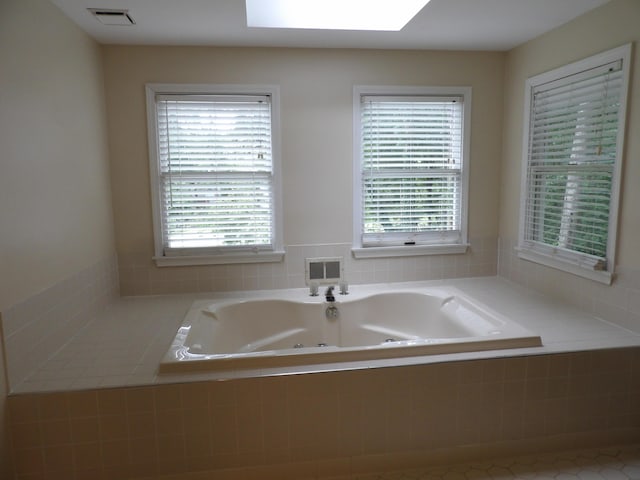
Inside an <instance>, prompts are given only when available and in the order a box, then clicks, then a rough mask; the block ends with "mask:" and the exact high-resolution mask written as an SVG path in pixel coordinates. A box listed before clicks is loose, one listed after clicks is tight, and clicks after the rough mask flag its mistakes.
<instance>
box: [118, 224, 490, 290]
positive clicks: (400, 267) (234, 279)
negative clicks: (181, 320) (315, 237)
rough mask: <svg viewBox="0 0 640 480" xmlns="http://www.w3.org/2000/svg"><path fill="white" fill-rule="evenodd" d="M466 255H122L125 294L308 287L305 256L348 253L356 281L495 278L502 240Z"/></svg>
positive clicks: (336, 250)
mask: <svg viewBox="0 0 640 480" xmlns="http://www.w3.org/2000/svg"><path fill="white" fill-rule="evenodd" d="M469 243H470V244H471V247H470V248H469V249H468V251H467V253H465V254H460V255H431V256H413V257H397V258H363V259H355V258H353V256H352V254H351V247H352V245H351V243H330V244H302V245H286V247H285V252H286V253H285V258H284V261H282V262H280V263H269V264H227V265H201V266H190V267H162V268H160V267H157V266H156V265H155V264H154V262H153V261H152V257H153V252H151V251H148V252H145V251H140V252H125V253H119V254H118V268H119V277H120V291H121V294H122V296H139V295H164V294H175V293H197V292H211V291H218V292H224V291H234V290H272V289H281V288H303V287H305V282H304V259H305V258H309V257H342V258H343V259H344V270H345V275H346V280H347V282H349V283H350V284H362V283H366V284H369V283H391V282H410V281H422V280H441V279H444V278H461V277H484V276H495V275H496V272H497V254H498V238H497V237H496V236H475V237H474V236H471V237H470V239H469Z"/></svg>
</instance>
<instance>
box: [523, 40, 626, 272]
mask: <svg viewBox="0 0 640 480" xmlns="http://www.w3.org/2000/svg"><path fill="white" fill-rule="evenodd" d="M629 59H630V45H626V46H623V47H620V48H617V49H614V50H610V51H608V52H605V53H602V54H600V55H596V56H593V57H589V58H587V59H585V60H582V61H579V62H576V63H573V64H571V65H567V66H564V67H561V68H558V69H555V70H553V71H550V72H547V73H544V74H541V75H537V76H535V77H532V78H530V79H528V80H527V83H526V94H525V121H524V141H523V148H524V152H523V169H522V190H521V191H522V197H521V213H520V234H519V244H518V248H517V252H518V255H519V256H520V257H521V258H523V259H526V260H531V261H534V262H538V263H542V264H544V265H547V266H550V267H553V268H558V269H561V270H564V271H568V272H571V273H574V274H576V275H580V276H583V277H586V278H590V279H592V280H596V281H599V282H602V283H607V284H609V283H611V279H612V274H613V269H614V264H615V244H616V232H617V219H618V213H617V212H618V203H619V188H620V172H621V167H622V152H623V141H624V130H625V112H626V98H627V88H628V82H629V67H628V64H629Z"/></svg>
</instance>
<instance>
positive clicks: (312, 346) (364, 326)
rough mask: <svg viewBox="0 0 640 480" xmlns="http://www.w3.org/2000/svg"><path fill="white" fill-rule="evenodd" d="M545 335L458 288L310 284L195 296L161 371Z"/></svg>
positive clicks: (466, 347)
mask: <svg viewBox="0 0 640 480" xmlns="http://www.w3.org/2000/svg"><path fill="white" fill-rule="evenodd" d="M541 345H542V341H541V338H540V336H539V335H537V334H535V333H533V332H530V331H529V330H527V329H525V328H524V327H522V326H520V325H518V324H517V323H515V322H514V321H512V320H510V319H508V318H505V317H504V316H502V315H499V314H498V313H496V312H495V311H493V310H492V309H491V308H490V307H488V306H486V305H484V304H482V303H480V302H478V301H477V300H475V299H473V298H471V297H469V296H467V295H465V294H464V293H462V292H461V291H459V290H457V289H456V288H454V287H446V286H442V287H423V288H410V289H402V290H396V291H388V292H380V291H378V290H377V289H371V288H367V287H366V286H357V287H356V288H354V289H353V291H352V292H351V293H350V294H348V295H336V301H334V302H331V301H327V300H326V298H325V297H324V296H322V295H320V296H317V297H311V296H309V295H308V293H306V292H304V291H303V290H300V289H296V290H283V291H275V292H273V293H272V294H270V296H269V297H266V298H265V297H264V295H263V294H259V295H258V294H257V295H256V296H255V297H254V298H252V296H251V295H250V294H249V295H247V294H243V295H242V296H241V297H238V298H223V299H207V300H197V301H195V302H194V303H193V304H192V306H191V308H190V309H189V311H188V312H187V314H186V316H185V318H184V321H183V323H182V325H181V326H180V327H179V329H178V332H177V334H176V336H175V338H174V340H173V342H172V344H171V346H170V348H169V350H168V351H167V353H166V354H165V356H164V358H163V360H162V363H161V365H160V373H176V372H180V371H186V372H193V371H206V370H221V369H240V368H267V367H285V366H293V365H306V364H317V363H336V362H347V361H360V360H371V359H384V358H398V357H411V356H421V355H433V354H444V353H459V352H472V351H481V350H495V349H511V348H525V347H537V346H541Z"/></svg>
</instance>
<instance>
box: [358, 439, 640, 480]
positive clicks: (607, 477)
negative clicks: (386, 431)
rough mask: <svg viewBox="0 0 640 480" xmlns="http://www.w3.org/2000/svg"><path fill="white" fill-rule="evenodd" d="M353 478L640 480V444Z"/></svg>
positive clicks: (402, 479)
mask: <svg viewBox="0 0 640 480" xmlns="http://www.w3.org/2000/svg"><path fill="white" fill-rule="evenodd" d="M351 478H352V480H628V479H629V480H640V444H637V445H628V446H621V447H612V448H606V449H594V450H580V451H572V452H561V453H556V454H545V455H536V456H527V457H513V458H508V459H499V460H492V461H487V462H475V463H467V464H463V465H453V466H442V467H434V468H430V469H425V470H413V471H406V472H395V473H384V474H377V475H360V476H353V477H351Z"/></svg>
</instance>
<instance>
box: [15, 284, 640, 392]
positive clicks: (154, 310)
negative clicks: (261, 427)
mask: <svg viewBox="0 0 640 480" xmlns="http://www.w3.org/2000/svg"><path fill="white" fill-rule="evenodd" d="M445 284H446V285H451V286H454V287H456V288H458V289H460V290H461V291H462V292H463V293H465V294H467V295H469V296H471V297H473V298H476V299H478V300H479V301H480V302H482V303H485V304H487V305H490V306H491V308H492V309H494V310H496V311H497V312H498V313H499V314H501V315H504V316H506V317H509V318H513V319H514V320H515V321H516V322H517V323H518V324H520V325H522V326H523V327H525V328H527V329H529V330H530V331H532V332H535V333H536V334H539V335H540V336H541V337H542V340H543V346H541V347H531V348H520V349H507V350H489V351H475V352H464V353H445V354H435V355H423V356H411V357H406V358H387V359H377V360H370V359H367V360H355V361H348V362H342V363H315V364H310V365H300V366H287V367H278V366H273V367H264V368H263V367H256V368H243V369H234V368H230V369H225V370H219V371H215V372H194V373H180V374H162V375H160V374H159V372H158V366H159V364H160V361H161V359H162V357H163V355H164V354H165V352H166V351H167V349H168V347H169V345H170V344H171V341H172V339H173V338H174V336H175V332H176V330H177V328H178V326H179V325H180V324H181V323H182V320H183V318H184V316H185V313H186V312H187V311H188V309H189V307H190V306H191V304H192V303H193V302H194V301H196V300H199V299H205V298H211V297H212V295H211V294H184V295H163V296H155V297H125V298H121V299H119V300H118V301H116V302H114V303H113V304H112V305H110V307H109V308H108V309H106V310H105V311H104V312H103V313H102V314H100V315H99V316H97V317H96V318H95V319H93V320H92V321H91V322H90V324H89V325H87V326H86V327H85V328H84V329H82V330H81V331H79V332H78V334H77V335H76V336H75V337H73V338H72V339H70V341H69V342H68V343H67V344H66V345H65V346H64V347H63V348H62V349H60V350H59V351H58V352H57V353H56V354H55V355H54V356H53V357H52V358H51V359H50V360H49V361H48V362H47V363H46V364H45V365H44V366H42V367H41V368H40V369H39V370H37V371H36V372H34V373H33V374H31V375H30V376H29V377H28V378H27V379H26V380H25V381H23V382H22V383H21V384H19V385H15V386H12V391H11V393H27V392H46V391H60V390H80V389H87V388H102V387H114V386H129V385H154V384H164V383H175V382H188V381H199V380H215V379H230V378H251V377H261V376H272V375H283V374H296V373H308V372H322V371H329V370H353V369H368V368H378V367H391V366H396V365H398V366H403V365H417V364H426V363H442V362H449V361H456V360H471V359H482V358H504V357H517V356H527V355H541V354H546V353H549V354H552V353H561V352H576V351H585V350H600V349H606V348H619V347H633V346H640V334H638V333H634V332H631V331H629V330H627V329H625V328H622V327H620V326H617V325H615V324H613V323H610V322H607V321H604V320H601V319H598V318H596V317H594V316H593V315H590V314H588V313H586V312H584V311H582V310H580V309H578V308H575V307H572V306H569V305H567V304H564V303H561V302H558V301H554V300H553V299H550V298H548V297H545V296H543V295H541V294H539V293H535V292H532V291H530V290H527V289H525V288H523V287H520V286H518V285H516V284H513V283H511V282H509V281H507V280H504V279H502V278H499V277H479V278H468V279H448V280H442V281H426V282H411V283H398V284H389V285H373V286H371V287H372V288H373V289H376V288H377V289H379V291H389V290H393V289H403V288H407V287H411V288H413V287H437V286H440V285H445ZM354 288H355V287H354ZM301 291H302V289H301ZM271 294H272V292H268V291H265V292H259V293H258V296H261V295H262V296H263V298H267V297H268V296H269V295H271ZM243 295H245V294H243V293H242V292H234V293H220V294H215V295H214V297H215V298H220V299H223V298H232V297H238V296H243Z"/></svg>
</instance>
